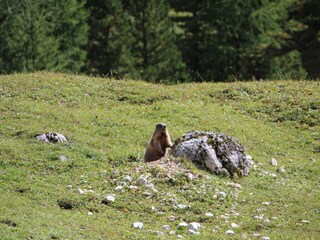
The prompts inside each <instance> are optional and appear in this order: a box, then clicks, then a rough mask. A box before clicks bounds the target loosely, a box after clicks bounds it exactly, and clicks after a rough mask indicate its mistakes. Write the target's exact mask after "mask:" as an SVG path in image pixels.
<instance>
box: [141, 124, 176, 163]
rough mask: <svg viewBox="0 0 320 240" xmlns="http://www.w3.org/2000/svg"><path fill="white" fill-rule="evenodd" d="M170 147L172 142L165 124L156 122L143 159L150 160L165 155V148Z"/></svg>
mask: <svg viewBox="0 0 320 240" xmlns="http://www.w3.org/2000/svg"><path fill="white" fill-rule="evenodd" d="M171 147H172V142H171V139H170V135H169V132H168V129H167V126H166V125H165V124H163V123H160V124H157V126H156V130H155V132H154V134H153V136H152V139H151V141H150V143H149V145H148V147H147V150H146V153H145V155H144V161H145V162H152V161H156V160H159V159H160V158H162V157H164V156H165V155H166V153H167V148H171Z"/></svg>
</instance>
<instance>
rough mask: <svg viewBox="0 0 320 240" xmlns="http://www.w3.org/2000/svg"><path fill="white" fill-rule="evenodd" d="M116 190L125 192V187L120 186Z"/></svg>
mask: <svg viewBox="0 0 320 240" xmlns="http://www.w3.org/2000/svg"><path fill="white" fill-rule="evenodd" d="M114 190H116V191H121V190H123V187H122V186H118V187H116V188H115V189H114Z"/></svg>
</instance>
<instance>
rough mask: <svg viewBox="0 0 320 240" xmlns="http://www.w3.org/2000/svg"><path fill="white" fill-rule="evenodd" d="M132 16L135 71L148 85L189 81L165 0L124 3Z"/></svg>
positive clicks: (127, 0)
mask: <svg viewBox="0 0 320 240" xmlns="http://www.w3.org/2000/svg"><path fill="white" fill-rule="evenodd" d="M125 6H126V7H127V10H128V11H129V12H130V14H131V15H132V16H133V36H134V45H133V46H134V47H133V49H132V51H133V55H134V57H135V61H136V64H135V68H136V69H140V70H141V72H140V76H141V78H142V79H145V80H148V81H155V82H159V81H164V82H183V81H186V80H187V79H188V75H187V73H186V67H185V64H184V62H183V61H182V57H181V53H180V52H179V50H178V48H177V46H176V35H175V32H174V25H173V23H172V21H171V19H170V17H169V10H170V8H169V5H168V3H167V1H165V0H160V1H156V0H148V1H147V0H143V1H133V0H126V1H125Z"/></svg>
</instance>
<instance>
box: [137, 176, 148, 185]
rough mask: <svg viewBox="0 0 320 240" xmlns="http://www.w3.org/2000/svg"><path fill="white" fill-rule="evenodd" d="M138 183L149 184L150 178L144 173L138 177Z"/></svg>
mask: <svg viewBox="0 0 320 240" xmlns="http://www.w3.org/2000/svg"><path fill="white" fill-rule="evenodd" d="M136 183H137V185H147V184H148V180H147V178H146V177H145V176H144V175H141V176H140V177H139V178H138V179H137V182H136Z"/></svg>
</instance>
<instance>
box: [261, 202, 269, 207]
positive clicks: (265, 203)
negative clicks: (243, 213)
mask: <svg viewBox="0 0 320 240" xmlns="http://www.w3.org/2000/svg"><path fill="white" fill-rule="evenodd" d="M262 205H265V206H269V205H270V203H269V202H262Z"/></svg>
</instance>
